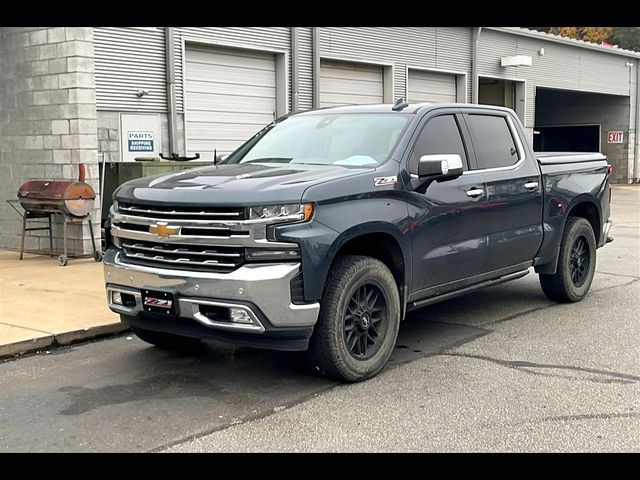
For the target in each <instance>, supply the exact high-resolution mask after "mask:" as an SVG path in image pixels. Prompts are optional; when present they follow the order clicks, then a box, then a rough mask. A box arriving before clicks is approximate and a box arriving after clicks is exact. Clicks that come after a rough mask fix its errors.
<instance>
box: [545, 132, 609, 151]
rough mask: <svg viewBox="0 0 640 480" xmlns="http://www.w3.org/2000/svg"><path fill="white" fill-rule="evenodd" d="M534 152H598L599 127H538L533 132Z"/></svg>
mask: <svg viewBox="0 0 640 480" xmlns="http://www.w3.org/2000/svg"><path fill="white" fill-rule="evenodd" d="M533 149H534V150H535V151H536V152H599V151H600V125H571V126H561V127H538V128H536V129H535V130H534V132H533Z"/></svg>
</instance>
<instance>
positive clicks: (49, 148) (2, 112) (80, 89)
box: [0, 27, 100, 255]
mask: <svg viewBox="0 0 640 480" xmlns="http://www.w3.org/2000/svg"><path fill="white" fill-rule="evenodd" d="M95 89H96V87H95V64H94V48H93V30H92V28H91V27H56V28H49V27H3V28H0V192H1V194H0V248H9V249H17V248H19V245H20V232H21V228H22V225H21V219H20V216H19V215H18V214H17V213H16V212H15V211H13V210H12V209H11V207H10V206H9V205H8V204H7V203H6V202H5V200H6V199H15V198H16V195H17V191H18V188H19V187H20V185H21V184H22V183H24V182H25V181H26V180H29V179H50V180H56V179H77V177H78V163H81V162H82V163H84V164H85V165H86V170H87V176H86V178H87V182H88V183H89V184H90V185H91V186H92V187H93V188H94V190H95V191H96V194H98V192H99V181H98V178H99V173H98V158H97V151H98V138H97V122H96V94H95ZM99 205H100V198H99V196H98V197H97V198H96V203H95V208H94V211H93V212H92V220H93V225H94V233H95V235H96V241H97V242H98V244H99V239H100V228H99V219H100V214H99ZM31 233H32V235H33V234H39V235H38V236H34V237H27V241H26V243H25V246H26V248H27V249H33V250H35V249H47V248H48V241H49V240H48V236H47V232H31ZM68 238H69V239H70V240H69V241H68V247H69V249H70V253H71V254H75V255H78V254H85V253H89V252H90V251H91V239H90V236H89V228H88V225H87V223H86V222H85V223H84V226H83V227H82V228H81V227H80V225H73V226H71V228H70V229H69V230H68ZM54 247H55V248H57V249H58V250H60V249H61V248H62V223H61V218H59V217H57V219H56V224H55V226H54Z"/></svg>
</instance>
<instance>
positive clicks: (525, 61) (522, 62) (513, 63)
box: [500, 55, 533, 67]
mask: <svg viewBox="0 0 640 480" xmlns="http://www.w3.org/2000/svg"><path fill="white" fill-rule="evenodd" d="M532 61H533V59H532V58H531V57H530V56H529V55H512V56H510V57H502V58H501V59H500V66H501V67H530V66H531V63H532Z"/></svg>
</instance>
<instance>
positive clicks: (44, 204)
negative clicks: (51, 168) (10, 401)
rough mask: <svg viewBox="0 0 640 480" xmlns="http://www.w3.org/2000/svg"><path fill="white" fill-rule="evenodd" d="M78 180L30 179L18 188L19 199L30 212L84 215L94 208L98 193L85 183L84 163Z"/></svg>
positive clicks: (80, 168)
mask: <svg viewBox="0 0 640 480" xmlns="http://www.w3.org/2000/svg"><path fill="white" fill-rule="evenodd" d="M79 170H80V172H79V178H78V181H74V180H29V181H27V182H25V183H23V184H22V186H21V187H20V189H19V190H18V201H19V202H20V204H21V205H22V208H24V209H25V210H26V211H28V212H41V213H55V212H64V213H66V214H67V215H71V216H73V217H84V216H85V215H87V214H88V213H89V212H91V209H92V208H93V203H94V201H95V198H96V193H95V191H94V190H93V188H92V187H91V185H89V184H87V183H85V181H84V179H85V169H84V165H83V164H80V165H79Z"/></svg>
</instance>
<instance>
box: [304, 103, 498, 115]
mask: <svg viewBox="0 0 640 480" xmlns="http://www.w3.org/2000/svg"><path fill="white" fill-rule="evenodd" d="M393 106H394V104H393V103H378V104H373V105H344V106H339V107H323V108H316V109H314V110H306V111H304V112H296V113H295V114H292V115H304V116H306V115H318V114H324V113H400V114H401V113H405V114H406V113H409V114H416V113H418V112H420V111H424V110H427V109H431V108H447V107H449V108H481V109H483V110H487V109H489V110H497V111H505V110H507V111H508V110H509V109H508V108H505V107H496V106H493V105H479V104H473V103H410V104H409V105H408V106H407V107H405V108H403V109H402V110H399V111H394V110H392V107H393Z"/></svg>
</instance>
